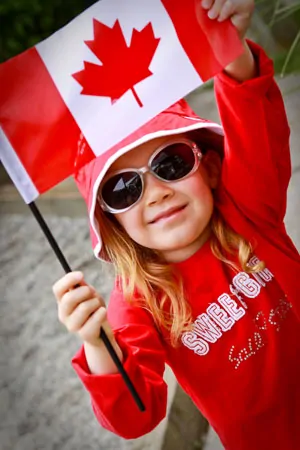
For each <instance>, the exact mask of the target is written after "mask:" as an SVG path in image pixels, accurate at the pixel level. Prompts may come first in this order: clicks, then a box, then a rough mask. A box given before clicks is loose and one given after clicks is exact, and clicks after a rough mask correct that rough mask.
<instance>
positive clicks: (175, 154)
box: [151, 143, 195, 181]
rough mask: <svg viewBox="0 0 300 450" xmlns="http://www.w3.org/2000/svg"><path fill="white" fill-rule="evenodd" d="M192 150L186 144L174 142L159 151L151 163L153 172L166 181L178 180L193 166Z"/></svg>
mask: <svg viewBox="0 0 300 450" xmlns="http://www.w3.org/2000/svg"><path fill="white" fill-rule="evenodd" d="M194 165H195V156H194V152H193V150H192V149H191V147H190V146H189V145H188V144H185V143H175V144H171V145H169V146H168V147H166V148H164V149H163V150H162V151H160V152H159V153H158V154H157V155H156V156H155V158H154V159H153V161H152V163H151V168H152V170H153V172H155V173H156V175H158V176H159V177H160V178H162V179H164V180H166V181H172V180H173V181H174V180H180V179H181V178H183V177H185V176H186V175H188V174H189V173H190V172H191V171H192V170H193V168H194Z"/></svg>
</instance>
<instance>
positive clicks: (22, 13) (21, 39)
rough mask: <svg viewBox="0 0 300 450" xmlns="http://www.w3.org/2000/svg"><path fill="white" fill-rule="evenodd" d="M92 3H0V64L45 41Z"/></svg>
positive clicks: (80, 0)
mask: <svg viewBox="0 0 300 450" xmlns="http://www.w3.org/2000/svg"><path fill="white" fill-rule="evenodd" d="M92 3H94V1H89V0H64V1H61V0H51V1H45V0H1V2H0V23H1V27H0V30H1V31H0V33H1V35H0V62H3V61H5V60H7V59H9V58H11V57H12V56H15V55H17V54H19V53H21V52H23V51H24V50H26V49H28V48H29V47H32V46H33V45H35V44H36V43H38V42H40V41H42V40H43V39H45V38H47V37H48V36H50V35H51V34H52V33H54V32H55V31H57V30H58V29H59V28H61V27H63V26H64V25H66V24H67V23H68V22H69V21H70V20H72V19H73V18H74V17H75V16H77V15H78V14H80V13H81V12H82V11H83V10H85V9H86V8H88V7H89V6H90V5H91V4H92Z"/></svg>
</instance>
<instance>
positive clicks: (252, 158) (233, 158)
mask: <svg viewBox="0 0 300 450" xmlns="http://www.w3.org/2000/svg"><path fill="white" fill-rule="evenodd" d="M248 44H249V46H250V48H251V50H252V53H253V55H254V57H255V60H256V63H257V67H258V76H257V77H255V78H252V79H250V80H247V81H245V82H242V83H240V82H237V81H235V80H234V79H232V78H231V77H229V76H228V75H227V74H226V73H225V72H222V73H221V74H219V75H218V76H216V77H215V94H216V100H217V104H218V108H219V113H220V117H221V121H222V125H223V127H224V131H225V158H224V161H223V166H222V183H221V189H220V196H221V193H222V189H225V190H226V191H227V193H228V194H229V195H230V197H231V198H232V199H233V200H234V202H235V203H236V205H237V206H238V208H239V209H240V210H241V211H242V212H243V214H244V215H245V216H246V217H247V218H248V219H249V220H251V221H252V222H254V223H256V224H259V225H260V226H277V225H279V224H280V225H281V223H282V221H283V219H284V216H285V211H286V193H287V187H288V183H289V180H290V177H291V162H290V151H289V126H288V122H287V117H286V113H285V108H284V104H283V99H282V96H281V93H280V90H279V88H278V86H277V84H276V82H275V80H274V69H273V62H272V60H270V59H269V58H268V57H267V55H266V54H265V52H264V51H263V50H262V49H261V48H260V47H259V46H258V45H257V44H254V43H252V42H249V41H248Z"/></svg>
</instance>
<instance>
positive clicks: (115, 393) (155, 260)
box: [53, 0, 300, 450]
mask: <svg viewBox="0 0 300 450" xmlns="http://www.w3.org/2000/svg"><path fill="white" fill-rule="evenodd" d="M196 3H197V2H196ZM197 8H204V9H207V10H208V15H209V17H210V18H211V19H218V20H221V21H222V20H225V19H227V18H229V17H230V18H231V20H232V22H233V23H234V25H235V26H236V28H237V30H238V32H239V33H240V36H241V38H242V39H243V45H244V49H245V50H244V53H243V54H242V55H241V56H240V57H239V58H238V59H237V60H236V61H234V62H233V63H232V64H230V65H229V66H228V67H227V68H226V70H224V71H223V73H221V74H219V75H218V76H216V78H215V91H216V98H217V103H218V108H219V112H220V116H221V120H222V125H223V129H222V128H221V127H220V126H219V125H217V124H214V123H211V122H209V121H206V120H203V119H200V118H199V117H197V116H196V115H195V114H194V113H193V111H191V109H190V108H189V107H188V105H187V104H186V103H185V102H184V101H180V102H178V103H177V104H175V105H173V106H172V107H170V108H169V109H168V110H166V111H164V112H163V113H161V114H159V115H158V116H157V117H155V118H154V119H153V120H151V121H150V122H148V123H147V124H146V125H145V126H143V127H142V128H140V129H139V130H138V131H136V132H135V133H133V134H132V135H131V136H129V137H128V138H127V139H125V140H124V141H123V142H121V143H120V144H118V145H117V146H115V147H114V148H113V149H111V151H109V152H108V153H107V154H105V155H103V156H100V157H98V158H96V159H95V160H93V161H92V162H91V163H89V165H88V166H86V167H85V168H84V169H82V170H81V172H80V173H79V174H78V178H77V182H78V185H79V188H80V190H81V192H82V194H83V196H84V197H85V199H86V202H87V204H88V207H89V211H90V221H91V231H92V237H93V242H94V246H95V254H96V256H97V257H100V258H102V259H104V260H106V261H110V262H112V263H113V264H114V266H115V268H116V273H117V276H116V282H115V287H114V290H113V292H112V295H111V300H110V302H109V307H108V310H107V312H106V308H105V305H104V302H103V300H102V298H101V296H100V295H99V294H98V293H97V292H95V290H94V289H93V288H92V287H91V286H88V285H87V284H86V283H85V282H84V278H83V274H82V273H80V272H72V273H70V274H68V275H66V276H64V277H63V278H62V279H61V280H59V281H58V282H57V283H56V284H55V285H54V287H53V290H54V294H55V296H56V299H57V301H58V312H59V319H60V321H61V322H62V323H63V324H64V325H65V326H66V327H67V329H68V330H69V331H71V332H76V333H78V334H79V336H80V337H81V338H82V340H83V346H82V348H81V350H80V351H79V353H78V354H77V355H76V356H75V358H74V359H73V366H74V368H75V370H76V372H77V373H78V375H79V377H80V378H81V380H82V382H83V384H84V385H85V387H86V389H87V390H88V391H89V393H90V395H91V399H92V404H93V409H94V412H95V414H96V416H97V418H98V420H99V422H100V423H101V425H102V426H103V427H105V428H107V429H108V430H111V431H112V432H114V433H117V434H118V435H120V436H123V437H124V438H136V437H139V436H141V435H143V434H145V433H148V432H149V431H151V430H152V429H153V428H154V427H155V426H156V425H157V424H158V423H159V422H160V421H161V420H162V419H163V418H164V416H165V414H166V403H167V400H166V398H167V386H166V384H165V382H164V380H163V373H164V368H165V364H168V365H169V366H170V367H171V368H172V370H173V372H174V374H175V376H176V378H177V380H178V382H179V383H180V385H181V386H182V388H183V389H184V390H185V391H186V392H187V394H188V395H189V396H190V397H191V398H192V400H193V401H194V402H195V404H196V405H197V406H198V407H199V409H200V410H201V412H202V413H203V414H204V416H205V417H207V419H208V420H209V422H210V424H211V425H212V426H213V428H214V429H215V430H216V432H217V433H218V435H219V436H220V439H221V441H222V442H223V445H224V446H225V448H226V449H227V450H248V449H249V450H250V449H251V450H253V449H255V450H265V449H272V450H279V449H283V448H284V449H286V450H299V448H300V414H299V410H300V389H299V380H300V361H299V356H300V323H299V317H300V303H299V292H300V258H299V254H298V252H297V250H296V249H295V247H294V245H293V243H292V242H291V240H290V238H289V237H288V236H287V234H286V231H285V227H284V223H283V219H284V215H285V209H286V192H287V187H288V183H289V179H290V175H291V168H290V155H289V128H288V124H287V120H286V115H285V111H284V105H283V101H282V98H281V95H280V92H279V89H278V87H277V85H276V84H275V82H274V79H273V75H274V73H273V65H272V62H271V61H270V59H268V57H267V56H266V54H265V53H264V51H263V50H262V49H261V48H260V47H259V46H258V45H256V44H254V43H251V42H249V41H245V40H244V35H245V33H246V30H247V28H248V26H249V21H250V17H251V13H252V11H253V1H251V0H249V1H245V0H239V1H238V0H236V1H233V0H232V1H225V0H215V1H213V0H203V2H202V4H200V2H198V4H197ZM223 130H224V135H225V138H223ZM78 284H79V285H80V286H79V287H77V288H76V289H73V288H74V286H76V285H78ZM102 326H103V328H104V329H105V331H106V333H107V334H108V336H109V338H110V340H111V342H112V345H113V346H114V348H115V350H116V352H117V353H118V356H119V357H120V359H121V360H122V361H123V364H124V367H125V369H126V371H127V372H128V374H129V376H130V378H131V380H132V381H133V383H134V385H135V387H136V389H137V390H138V393H139V395H140V396H141V398H142V400H143V402H144V404H145V407H146V411H145V412H140V411H139V410H138V408H137V406H136V404H135V403H134V400H133V398H132V396H131V394H130V392H129V390H128V389H127V387H126V385H125V383H124V381H123V379H122V378H121V376H120V375H119V373H118V372H117V369H116V367H115V365H114V363H113V361H112V360H111V358H110V356H109V355H108V353H107V351H106V348H105V346H104V344H103V342H102V341H101V340H100V338H99V333H100V328H101V327H102Z"/></svg>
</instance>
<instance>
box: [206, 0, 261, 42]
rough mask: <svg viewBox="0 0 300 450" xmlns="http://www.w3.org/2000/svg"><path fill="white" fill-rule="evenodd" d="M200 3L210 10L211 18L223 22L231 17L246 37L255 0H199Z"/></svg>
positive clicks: (240, 33) (240, 34)
mask: <svg viewBox="0 0 300 450" xmlns="http://www.w3.org/2000/svg"><path fill="white" fill-rule="evenodd" d="M199 5H200V6H202V8H204V9H206V10H208V17H209V18H210V19H217V20H218V21H219V22H223V20H226V19H229V18H230V19H231V22H232V23H233V25H234V26H235V27H236V29H237V31H238V33H239V36H240V38H241V39H243V38H244V37H245V34H246V32H247V30H248V28H249V26H250V22H251V17H252V14H253V11H254V6H255V5H254V0H199Z"/></svg>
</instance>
